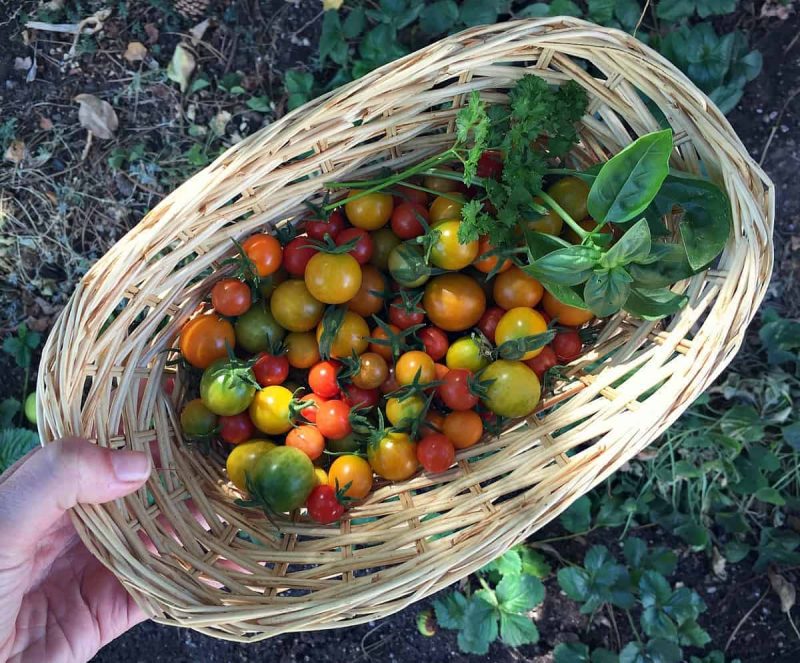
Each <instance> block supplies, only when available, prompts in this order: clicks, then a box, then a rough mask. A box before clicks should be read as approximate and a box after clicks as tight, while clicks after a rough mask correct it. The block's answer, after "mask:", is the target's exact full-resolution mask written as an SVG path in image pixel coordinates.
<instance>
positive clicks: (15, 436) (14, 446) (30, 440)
mask: <svg viewBox="0 0 800 663" xmlns="http://www.w3.org/2000/svg"><path fill="white" fill-rule="evenodd" d="M38 446H39V435H38V434H37V433H36V431H32V430H30V429H28V428H4V429H2V430H0V474H2V473H3V472H5V471H6V470H7V469H8V468H9V467H11V466H12V465H13V464H14V463H16V462H17V461H18V460H19V459H20V458H22V457H23V456H24V455H25V454H27V453H28V452H30V451H32V450H33V449H35V448H36V447H38Z"/></svg>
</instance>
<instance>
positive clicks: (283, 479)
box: [252, 387, 316, 512]
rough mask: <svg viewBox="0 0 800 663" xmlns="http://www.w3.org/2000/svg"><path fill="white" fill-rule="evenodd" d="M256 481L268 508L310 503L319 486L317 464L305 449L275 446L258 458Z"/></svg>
mask: <svg viewBox="0 0 800 663" xmlns="http://www.w3.org/2000/svg"><path fill="white" fill-rule="evenodd" d="M268 389H271V387H268ZM252 481H253V486H254V488H255V489H256V494H257V495H259V496H260V497H262V498H263V499H264V501H265V502H266V503H267V506H268V507H270V508H271V509H273V510H274V511H281V512H286V511H294V510H295V509H299V508H300V507H301V506H303V505H304V504H305V503H306V500H307V499H308V496H309V495H310V494H311V491H312V490H313V489H314V486H315V485H316V476H315V474H314V466H313V465H312V464H311V461H310V460H309V458H308V456H306V455H305V454H304V453H303V452H302V451H300V450H299V449H294V448H292V447H275V448H274V449H272V450H271V451H268V452H267V453H265V454H264V455H263V456H261V457H259V458H258V460H256V463H255V466H254V467H253V476H252Z"/></svg>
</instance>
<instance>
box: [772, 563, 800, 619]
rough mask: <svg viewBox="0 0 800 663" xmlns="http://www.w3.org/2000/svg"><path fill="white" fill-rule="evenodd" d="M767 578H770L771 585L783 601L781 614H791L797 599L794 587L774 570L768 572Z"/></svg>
mask: <svg viewBox="0 0 800 663" xmlns="http://www.w3.org/2000/svg"><path fill="white" fill-rule="evenodd" d="M767 577H768V578H769V584H770V585H772V589H773V590H774V591H775V593H776V594H777V595H778V598H780V600H781V612H789V611H790V610H791V609H792V606H794V603H795V599H796V598H797V592H796V590H795V588H794V585H793V584H792V583H790V582H789V581H788V580H787V579H786V578H784V577H783V576H782V575H781V574H780V573H778V572H777V571H775V569H773V568H770V569H768V570H767Z"/></svg>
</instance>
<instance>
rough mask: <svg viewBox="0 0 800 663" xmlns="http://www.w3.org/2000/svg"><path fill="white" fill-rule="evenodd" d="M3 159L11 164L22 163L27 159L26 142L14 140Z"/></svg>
mask: <svg viewBox="0 0 800 663" xmlns="http://www.w3.org/2000/svg"><path fill="white" fill-rule="evenodd" d="M3 158H4V159H5V160H6V161H10V162H11V163H16V164H20V163H22V161H23V159H24V158H25V142H24V141H21V140H12V141H11V142H10V143H9V145H8V147H7V148H6V151H5V154H3Z"/></svg>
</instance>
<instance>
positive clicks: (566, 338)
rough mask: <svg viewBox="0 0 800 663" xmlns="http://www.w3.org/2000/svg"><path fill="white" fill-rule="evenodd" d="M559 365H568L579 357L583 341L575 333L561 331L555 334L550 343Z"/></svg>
mask: <svg viewBox="0 0 800 663" xmlns="http://www.w3.org/2000/svg"><path fill="white" fill-rule="evenodd" d="M551 345H552V346H553V352H555V353H556V357H557V358H558V360H559V362H560V363H569V362H571V361H572V360H573V359H577V358H578V357H580V356H581V350H582V349H583V341H581V335H580V334H579V333H578V332H576V331H563V332H559V333H557V334H556V337H555V338H554V339H553V342H552V343H551Z"/></svg>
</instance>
